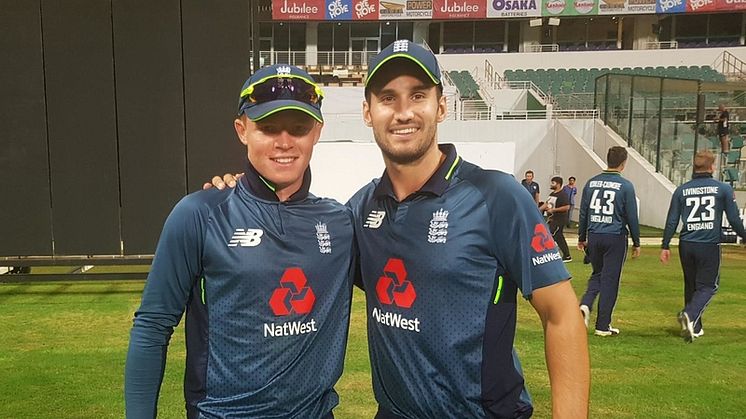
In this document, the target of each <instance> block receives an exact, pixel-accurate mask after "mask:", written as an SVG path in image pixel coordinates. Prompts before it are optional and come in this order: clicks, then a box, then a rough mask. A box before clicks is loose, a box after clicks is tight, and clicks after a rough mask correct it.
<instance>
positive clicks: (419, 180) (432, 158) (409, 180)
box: [384, 143, 446, 202]
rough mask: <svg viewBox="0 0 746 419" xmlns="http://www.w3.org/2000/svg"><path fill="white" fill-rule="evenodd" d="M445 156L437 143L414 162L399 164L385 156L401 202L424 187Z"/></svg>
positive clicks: (392, 184) (393, 185)
mask: <svg viewBox="0 0 746 419" xmlns="http://www.w3.org/2000/svg"><path fill="white" fill-rule="evenodd" d="M445 158H446V155H445V154H443V153H442V152H441V151H440V149H438V145H437V143H436V144H434V146H433V147H431V148H430V149H429V150H428V151H427V153H426V154H425V155H424V156H422V158H421V159H419V160H417V161H414V162H412V163H407V164H397V163H395V162H392V161H390V160H388V159H386V158H384V163H386V173H387V174H388V175H389V179H390V180H391V186H392V188H393V190H394V195H396V199H397V200H398V201H400V202H401V201H403V200H404V199H405V198H406V197H408V196H409V195H411V194H413V193H415V192H417V191H418V190H419V189H420V188H422V186H423V185H424V184H425V183H427V181H428V180H429V179H430V177H432V175H433V173H435V172H436V171H437V170H438V167H440V165H441V163H443V160H444V159H445Z"/></svg>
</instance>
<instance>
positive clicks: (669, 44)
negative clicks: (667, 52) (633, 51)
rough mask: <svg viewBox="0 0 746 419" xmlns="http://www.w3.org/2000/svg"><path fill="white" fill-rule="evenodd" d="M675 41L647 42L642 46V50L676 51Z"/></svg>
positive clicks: (676, 44)
mask: <svg viewBox="0 0 746 419" xmlns="http://www.w3.org/2000/svg"><path fill="white" fill-rule="evenodd" d="M677 48H679V43H678V42H677V41H649V42H645V43H643V44H642V49H677Z"/></svg>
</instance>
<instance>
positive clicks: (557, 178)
mask: <svg viewBox="0 0 746 419" xmlns="http://www.w3.org/2000/svg"><path fill="white" fill-rule="evenodd" d="M552 182H554V183H559V184H560V185H561V184H562V177H560V176H555V177H553V178H552Z"/></svg>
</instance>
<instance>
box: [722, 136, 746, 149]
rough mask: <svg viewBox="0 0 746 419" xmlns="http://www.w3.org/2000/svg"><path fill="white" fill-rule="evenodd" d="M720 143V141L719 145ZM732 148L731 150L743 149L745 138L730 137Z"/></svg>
mask: <svg viewBox="0 0 746 419" xmlns="http://www.w3.org/2000/svg"><path fill="white" fill-rule="evenodd" d="M719 143H720V142H719V141H718V144H719ZM730 147H731V148H741V147H743V137H742V136H740V135H734V136H732V137H730Z"/></svg>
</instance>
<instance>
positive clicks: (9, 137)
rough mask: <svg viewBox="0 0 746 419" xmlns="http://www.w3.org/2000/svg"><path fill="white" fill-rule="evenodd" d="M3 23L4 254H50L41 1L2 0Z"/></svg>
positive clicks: (0, 250)
mask: <svg viewBox="0 0 746 419" xmlns="http://www.w3.org/2000/svg"><path fill="white" fill-rule="evenodd" d="M0 28H2V29H0V33H2V36H0V57H4V58H0V60H2V65H0V98H1V99H0V179H2V182H0V202H2V207H1V208H0V236H1V237H2V239H1V240H0V256H18V255H49V254H51V253H52V225H51V211H50V203H49V170H48V164H47V125H46V115H45V108H44V70H43V63H42V53H41V43H42V40H41V20H40V12H39V2H38V1H18V0H0ZM9 57H12V59H10V58H9Z"/></svg>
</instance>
